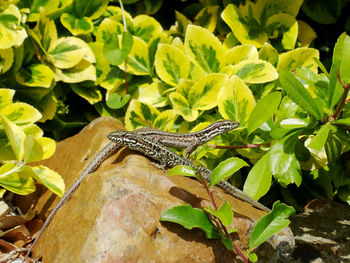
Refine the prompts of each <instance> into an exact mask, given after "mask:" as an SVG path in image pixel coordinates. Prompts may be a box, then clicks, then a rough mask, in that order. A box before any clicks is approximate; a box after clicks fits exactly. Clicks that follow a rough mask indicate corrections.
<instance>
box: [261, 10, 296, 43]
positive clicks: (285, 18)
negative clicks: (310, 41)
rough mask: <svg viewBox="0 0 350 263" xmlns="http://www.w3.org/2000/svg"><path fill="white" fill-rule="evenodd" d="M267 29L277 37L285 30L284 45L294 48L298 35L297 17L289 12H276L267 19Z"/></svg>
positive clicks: (271, 34) (272, 35)
mask: <svg viewBox="0 0 350 263" xmlns="http://www.w3.org/2000/svg"><path fill="white" fill-rule="evenodd" d="M266 30H267V31H268V32H269V33H270V36H271V37H277V36H278V34H279V32H283V37H282V46H283V48H284V49H293V48H294V47H295V43H296V41H297V36H298V23H297V21H296V19H295V18H294V17H293V16H291V15H288V14H276V15H273V16H271V17H269V19H268V20H267V23H266Z"/></svg>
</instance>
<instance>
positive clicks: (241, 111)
mask: <svg viewBox="0 0 350 263" xmlns="http://www.w3.org/2000/svg"><path fill="white" fill-rule="evenodd" d="M218 106H219V112H220V114H221V115H222V116H223V117H224V118H225V119H228V120H232V121H237V122H239V123H240V126H241V127H244V126H245V124H246V122H247V121H248V118H249V116H250V113H251V112H252V110H253V108H254V106H255V100H254V96H253V93H252V92H251V90H250V89H249V87H248V86H247V85H246V84H245V83H244V82H243V81H242V80H241V79H240V78H239V77H237V76H232V77H231V78H230V79H229V80H228V81H227V82H226V84H225V85H224V86H223V87H222V88H221V89H220V92H219V95H218Z"/></svg>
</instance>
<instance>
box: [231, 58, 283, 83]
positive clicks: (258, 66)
mask: <svg viewBox="0 0 350 263" xmlns="http://www.w3.org/2000/svg"><path fill="white" fill-rule="evenodd" d="M232 74H235V75H237V76H238V77H240V78H241V79H242V80H244V81H245V82H248V83H265V82H269V81H273V80H275V79H277V78H278V73H277V70H276V69H275V67H274V66H272V65H271V64H270V63H269V62H267V61H264V60H256V61H249V60H248V61H242V62H240V63H239V64H237V65H235V66H233V68H232Z"/></svg>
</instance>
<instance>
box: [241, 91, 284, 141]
mask: <svg viewBox="0 0 350 263" xmlns="http://www.w3.org/2000/svg"><path fill="white" fill-rule="evenodd" d="M281 97H282V95H281V93H280V92H272V93H270V94H268V95H266V96H264V97H263V98H262V99H261V100H260V101H259V102H258V103H257V104H256V106H255V108H254V109H253V111H252V113H251V114H250V116H249V119H248V125H247V128H248V135H249V134H251V133H252V132H254V131H255V130H256V129H258V128H259V127H260V126H261V125H262V124H263V123H264V122H266V121H267V120H269V119H270V118H271V117H272V116H273V114H274V113H275V112H276V110H277V108H278V105H279V104H280V101H281Z"/></svg>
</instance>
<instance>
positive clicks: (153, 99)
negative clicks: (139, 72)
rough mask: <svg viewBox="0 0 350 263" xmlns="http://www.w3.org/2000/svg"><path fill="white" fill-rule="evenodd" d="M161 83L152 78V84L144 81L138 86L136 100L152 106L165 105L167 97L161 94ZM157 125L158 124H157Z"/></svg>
mask: <svg viewBox="0 0 350 263" xmlns="http://www.w3.org/2000/svg"><path fill="white" fill-rule="evenodd" d="M162 84H163V85H164V83H162V82H161V81H159V80H157V79H156V80H154V81H153V83H152V84H149V83H146V84H144V85H140V86H139V97H138V99H137V100H138V101H141V102H144V103H147V104H150V105H152V106H153V107H156V108H157V107H164V106H166V105H167V98H166V97H165V96H162V94H161V93H162V87H161V86H162ZM157 127H159V126H157Z"/></svg>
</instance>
